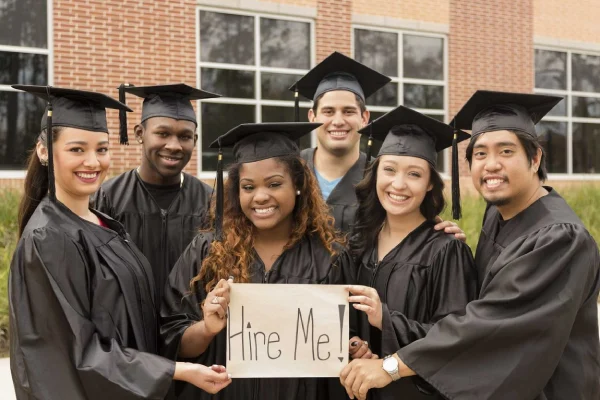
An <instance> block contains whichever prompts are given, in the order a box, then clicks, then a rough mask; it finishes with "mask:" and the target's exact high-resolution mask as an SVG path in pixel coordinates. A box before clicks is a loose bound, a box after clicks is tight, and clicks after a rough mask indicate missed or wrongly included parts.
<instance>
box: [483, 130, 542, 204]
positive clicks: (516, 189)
mask: <svg viewBox="0 0 600 400" xmlns="http://www.w3.org/2000/svg"><path fill="white" fill-rule="evenodd" d="M475 140H476V141H475V144H474V145H473V156H472V159H471V178H472V179H473V185H474V186H475V188H476V189H477V191H478V192H479V193H480V194H481V195H482V196H483V198H484V199H485V200H486V201H487V202H488V203H490V204H492V205H496V206H498V207H499V208H502V207H505V208H506V207H508V208H515V207H516V208H520V207H522V205H523V204H526V203H527V201H528V199H529V198H531V196H532V193H533V192H534V191H535V190H537V189H538V188H539V186H540V181H539V178H538V175H537V170H538V168H539V164H540V159H541V151H540V152H539V154H538V156H537V157H534V158H533V160H531V162H530V160H529V159H528V157H527V154H526V152H525V148H524V147H523V145H522V144H521V142H520V140H519V138H518V137H517V135H515V134H514V133H512V132H510V131H505V130H504V131H495V132H488V133H483V134H481V135H480V136H478V137H477V138H476V139H475Z"/></svg>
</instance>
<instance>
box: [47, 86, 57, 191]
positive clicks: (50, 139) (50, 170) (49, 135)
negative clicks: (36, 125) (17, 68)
mask: <svg viewBox="0 0 600 400" xmlns="http://www.w3.org/2000/svg"><path fill="white" fill-rule="evenodd" d="M46 90H47V93H48V115H47V118H46V140H47V142H46V143H47V149H48V190H49V196H50V201H56V187H55V185H54V151H53V149H52V148H53V147H54V146H53V144H52V142H53V141H54V135H53V134H52V103H51V102H50V93H49V90H48V88H46Z"/></svg>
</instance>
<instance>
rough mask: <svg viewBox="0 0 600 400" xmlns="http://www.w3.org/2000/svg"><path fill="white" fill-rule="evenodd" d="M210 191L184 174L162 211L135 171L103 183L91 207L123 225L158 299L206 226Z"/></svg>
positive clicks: (198, 181)
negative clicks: (142, 259) (146, 262)
mask: <svg viewBox="0 0 600 400" xmlns="http://www.w3.org/2000/svg"><path fill="white" fill-rule="evenodd" d="M211 193H212V189H211V188H210V186H208V185H207V184H205V183H204V182H202V181H200V180H198V179H197V178H195V177H193V176H191V175H189V174H184V179H183V186H182V187H181V190H180V191H179V194H178V195H177V197H175V200H173V202H172V203H171V205H170V206H169V209H168V210H166V211H164V210H161V208H160V207H159V205H158V204H157V203H156V201H155V200H154V199H153V198H152V196H151V195H150V193H149V192H148V190H147V189H146V187H145V186H144V183H143V182H142V180H141V179H140V177H139V175H138V174H137V172H136V171H135V170H131V171H129V172H125V173H123V174H121V175H119V176H117V177H115V178H113V179H111V180H109V181H108V182H106V183H104V184H103V185H102V186H101V187H100V190H98V192H97V193H96V195H95V199H94V208H95V209H97V210H98V211H100V212H103V213H105V214H107V215H110V216H111V217H112V218H114V219H116V220H117V221H119V222H120V223H122V224H123V225H124V226H125V230H127V232H128V233H129V234H130V235H131V239H132V240H133V242H134V243H135V244H136V245H137V246H138V248H139V249H140V250H141V251H142V253H144V255H145V256H146V258H147V259H148V260H149V261H150V264H151V265H152V270H153V272H154V281H155V282H156V288H157V291H158V298H159V299H161V298H162V291H163V289H164V286H165V283H166V281H167V277H168V276H169V272H170V271H171V268H173V265H175V262H177V259H178V258H179V256H180V255H181V253H182V252H183V249H185V248H186V247H187V245H188V244H189V243H190V242H191V241H192V239H193V238H194V236H196V234H197V233H198V229H199V228H201V227H202V225H203V224H205V223H206V219H207V214H208V208H209V205H210V196H211Z"/></svg>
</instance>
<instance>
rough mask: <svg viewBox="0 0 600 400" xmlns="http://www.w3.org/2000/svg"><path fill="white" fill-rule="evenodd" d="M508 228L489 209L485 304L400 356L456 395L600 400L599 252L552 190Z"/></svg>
mask: <svg viewBox="0 0 600 400" xmlns="http://www.w3.org/2000/svg"><path fill="white" fill-rule="evenodd" d="M547 189H548V190H549V191H550V194H548V195H547V196H544V197H542V198H541V199H539V200H537V201H536V202H535V203H533V204H532V205H531V206H529V207H528V208H527V209H526V210H524V211H522V212H521V213H519V214H518V215H517V216H515V217H513V218H511V219H510V220H508V221H506V222H505V223H504V226H503V227H501V225H502V223H501V222H502V221H501V219H500V215H499V212H498V210H497V208H496V207H490V208H489V209H488V211H487V212H486V215H485V219H484V224H483V229H482V231H481V236H480V239H479V244H478V246H477V257H476V262H477V265H478V268H479V269H480V271H481V272H482V273H483V278H482V285H481V291H480V294H479V298H478V300H475V301H472V302H471V303H469V305H468V306H467V308H466V314H465V315H449V316H447V317H446V318H444V319H442V320H441V321H439V322H438V323H437V324H436V325H434V326H433V327H432V328H431V330H430V331H429V333H428V334H427V337H426V338H424V339H423V340H419V341H417V342H415V343H413V344H411V345H409V346H407V347H404V348H403V349H401V350H400V351H399V352H398V355H399V356H400V358H401V359H402V360H403V361H404V362H405V363H406V364H407V365H408V366H409V367H411V368H412V369H413V370H414V371H415V372H416V373H417V374H419V375H420V376H421V377H423V378H424V379H425V380H427V382H429V383H430V384H431V385H433V386H434V387H435V388H436V389H437V390H439V391H440V392H441V393H443V394H444V395H445V396H446V397H447V398H449V399H477V400H479V399H490V400H500V399H502V400H504V399H537V400H546V399H549V400H550V399H582V400H583V399H585V400H588V399H589V400H592V399H598V396H599V395H600V378H599V377H600V346H599V343H598V314H597V303H596V302H597V299H598V290H599V287H600V276H599V269H600V255H599V253H598V246H597V244H596V242H595V241H594V239H593V238H592V237H591V236H590V234H589V233H588V231H587V230H586V229H585V227H584V225H583V224H582V223H581V221H580V220H579V218H578V217H577V216H576V215H575V213H574V212H573V210H571V208H570V207H569V206H568V205H567V203H566V202H565V201H564V200H563V199H562V197H560V196H559V195H558V194H557V193H556V192H555V191H553V190H552V189H551V188H547Z"/></svg>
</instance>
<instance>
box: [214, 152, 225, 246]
mask: <svg viewBox="0 0 600 400" xmlns="http://www.w3.org/2000/svg"><path fill="white" fill-rule="evenodd" d="M215 212H216V215H215V239H216V240H217V241H222V240H223V150H222V149H221V143H219V155H218V158H217V204H216V210H215Z"/></svg>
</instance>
